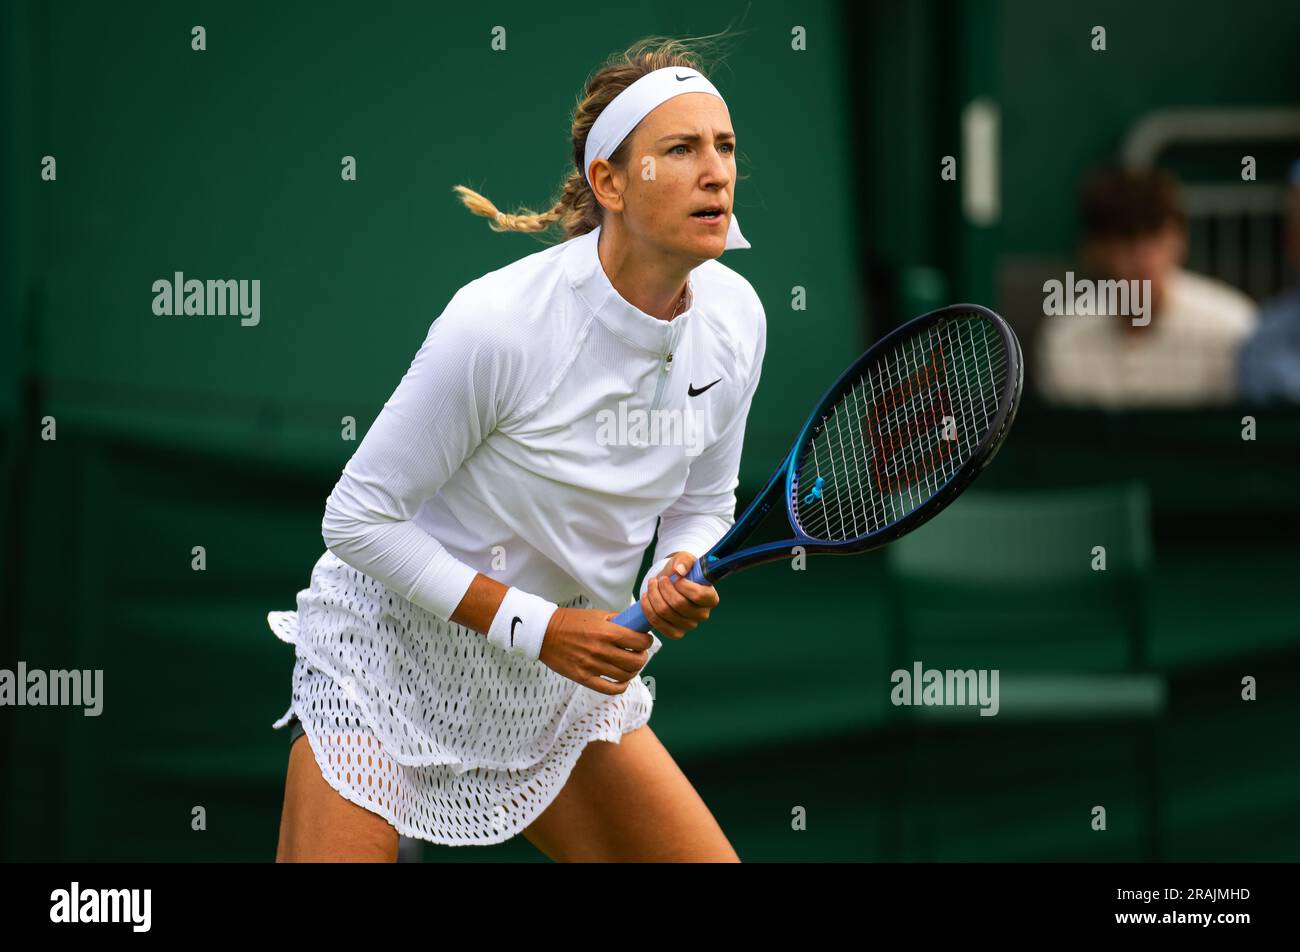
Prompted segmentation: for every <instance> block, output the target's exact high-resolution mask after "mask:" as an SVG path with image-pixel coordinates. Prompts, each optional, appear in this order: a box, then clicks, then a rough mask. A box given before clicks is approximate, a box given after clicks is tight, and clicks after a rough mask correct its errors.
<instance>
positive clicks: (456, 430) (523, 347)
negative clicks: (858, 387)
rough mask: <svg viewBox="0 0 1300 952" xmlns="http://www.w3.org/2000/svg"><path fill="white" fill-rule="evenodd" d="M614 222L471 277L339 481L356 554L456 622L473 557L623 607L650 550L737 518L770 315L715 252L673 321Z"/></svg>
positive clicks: (335, 529) (350, 549)
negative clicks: (637, 277)
mask: <svg viewBox="0 0 1300 952" xmlns="http://www.w3.org/2000/svg"><path fill="white" fill-rule="evenodd" d="M599 237H600V229H599V228H597V229H596V230H595V231H592V232H589V233H588V234H585V235H582V236H580V237H577V238H573V239H571V240H569V241H566V242H564V243H562V244H559V245H556V246H553V247H550V248H547V249H545V250H543V251H539V252H537V253H534V254H531V255H528V256H527V257H524V258H522V259H520V260H518V261H516V262H514V263H512V264H510V265H507V266H505V267H503V268H500V269H498V270H496V271H492V272H490V273H488V274H485V275H483V276H482V277H480V278H478V279H476V280H474V281H471V282H470V283H469V284H467V285H465V286H464V287H462V288H461V289H460V290H459V291H458V292H457V293H456V294H455V295H454V296H453V297H452V299H451V301H450V302H449V303H448V304H447V307H446V309H445V310H444V311H443V313H442V314H441V315H440V316H439V317H438V319H437V320H436V321H434V322H433V325H432V327H431V328H430V330H429V332H428V335H427V336H426V338H425V340H424V343H423V345H422V346H421V347H420V349H419V352H418V353H417V354H416V355H415V358H414V360H413V361H412V363H411V366H410V369H409V370H408V371H407V373H406V374H405V376H404V377H403V378H402V381H401V383H400V384H399V385H398V387H397V389H396V391H394V393H393V395H392V397H391V398H389V400H388V401H387V402H386V403H385V404H384V407H383V410H382V411H381V412H380V414H379V416H378V418H377V419H376V420H375V422H374V424H373V425H372V426H371V427H370V429H369V431H368V432H367V433H366V436H365V438H364V439H363V440H362V442H361V444H360V445H359V446H358V448H357V450H356V452H355V454H354V455H353V456H352V458H351V460H349V462H348V463H347V465H346V467H345V468H344V470H343V474H342V476H341V478H340V479H339V481H338V483H337V484H336V485H335V486H334V489H333V491H332V492H331V493H330V495H329V499H328V501H327V504H326V508H325V516H324V519H323V521H322V525H321V529H322V535H323V537H324V541H325V544H326V545H327V546H328V548H329V550H330V551H331V552H333V553H334V554H335V555H336V556H337V557H338V558H339V559H340V560H341V561H343V562H346V563H347V564H349V565H351V566H353V567H354V568H356V569H358V570H360V571H361V572H363V573H365V574H366V575H368V576H370V577H372V578H374V579H376V580H378V581H379V582H382V583H383V584H384V585H385V586H387V588H388V589H390V590H391V591H393V592H396V593H398V594H400V595H402V596H403V597H405V598H406V599H408V600H409V601H410V602H412V603H413V604H415V605H418V606H420V607H422V608H424V609H426V610H427V611H429V612H431V613H433V614H434V615H436V616H438V617H439V618H441V619H447V618H449V617H450V616H451V614H452V612H453V611H454V610H455V609H456V606H457V605H459V603H460V601H461V599H462V598H463V597H464V595H465V593H466V591H467V589H468V588H469V586H470V583H471V582H472V581H473V578H474V575H475V573H476V572H482V573H483V574H485V575H487V576H490V577H491V578H494V579H496V580H498V581H500V582H502V583H504V584H507V585H513V586H515V587H517V588H520V589H522V590H524V591H527V592H531V593H533V594H535V595H540V596H542V597H543V598H546V599H548V600H550V601H553V602H556V603H557V604H563V603H565V602H566V601H568V600H570V599H572V598H574V597H575V596H579V595H585V596H586V597H587V598H588V599H589V600H590V602H591V604H592V605H593V606H594V607H603V608H604V609H606V610H614V611H618V610H622V609H623V608H625V607H627V605H628V604H629V602H630V599H631V595H632V588H633V585H634V582H635V576H636V571H637V569H638V567H639V566H640V562H641V558H642V555H643V553H644V551H645V548H646V546H647V545H648V544H649V543H650V540H651V538H652V536H653V534H654V532H655V528H656V520H660V522H659V538H658V543H657V546H656V550H655V554H654V558H655V559H656V560H657V561H660V562H662V560H663V559H665V558H666V557H667V556H668V555H669V554H671V553H672V552H675V551H687V552H690V553H692V554H694V555H696V556H700V555H702V554H703V553H704V552H705V551H706V550H707V549H708V548H709V547H710V546H712V545H713V543H715V542H716V541H717V540H718V539H720V538H721V537H722V535H723V534H724V533H725V532H726V530H727V529H728V528H729V527H730V526H731V524H732V522H733V520H734V517H735V505H736V497H735V489H736V486H737V481H738V468H739V462H740V455H741V449H742V445H743V440H744V433H745V422H746V417H747V416H748V414H749V409H750V403H751V400H752V398H753V396H754V391H755V388H756V387H757V385H758V381H759V375H760V371H761V367H762V361H763V354H764V350H765V342H766V318H765V315H764V311H763V307H762V304H761V302H760V300H759V298H758V295H757V294H756V293H755V292H754V289H753V287H752V286H751V285H750V283H749V282H748V281H747V280H746V279H745V278H744V277H742V276H741V275H739V274H737V273H736V272H735V271H733V270H731V269H730V268H728V267H727V266H726V265H724V264H722V263H721V262H719V261H716V260H710V261H706V262H704V263H703V264H701V265H700V266H699V267H697V268H696V269H694V270H693V271H692V272H691V274H690V277H689V280H688V284H689V291H688V308H687V310H686V311H684V312H683V313H682V314H680V315H678V316H677V317H675V318H674V319H673V320H671V321H665V320H660V319H657V318H655V317H652V316H651V315H649V314H646V313H645V312H643V311H641V310H639V309H638V308H636V307H634V306H633V305H632V304H630V303H628V302H627V301H626V300H624V299H623V297H622V296H620V295H619V293H618V292H617V291H616V290H615V289H614V287H613V285H612V284H611V283H610V281H609V278H608V276H607V275H606V274H605V271H604V268H603V266H602V265H601V263H600V259H599V257H598V255H597V251H596V249H597V242H598V240H599Z"/></svg>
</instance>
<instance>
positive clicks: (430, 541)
mask: <svg viewBox="0 0 1300 952" xmlns="http://www.w3.org/2000/svg"><path fill="white" fill-rule="evenodd" d="M699 58H700V57H699V54H698V53H697V52H695V51H694V50H693V48H692V46H691V45H689V43H687V42H685V41H680V40H663V39H661V38H652V39H650V40H643V41H642V42H641V43H638V44H637V45H635V46H633V47H632V48H631V49H629V50H627V51H626V52H624V53H623V54H621V55H620V56H618V57H616V58H615V59H614V60H612V61H611V62H610V63H608V64H606V65H605V66H604V67H603V68H601V69H600V70H599V71H598V72H596V73H595V74H594V76H593V78H592V79H591V80H590V82H589V83H588V85H587V89H586V93H585V96H584V97H583V98H582V100H581V101H580V103H579V104H578V107H577V110H576V114H575V117H574V121H573V156H574V160H575V165H576V169H575V171H573V172H572V173H571V174H570V175H569V177H568V180H567V181H566V182H565V183H564V187H563V192H562V194H561V195H560V197H559V198H558V200H557V201H556V203H555V204H554V206H553V207H552V208H551V209H550V210H549V211H547V212H544V213H540V214H536V213H526V214H518V215H509V214H504V213H501V212H499V211H498V210H497V209H496V208H495V207H494V206H493V205H492V204H491V203H490V202H489V201H487V199H485V198H483V197H482V196H481V195H478V194H477V193H475V192H472V191H470V190H469V189H466V188H464V187H461V186H457V190H458V191H459V193H460V195H461V197H462V200H463V201H464V203H465V204H466V205H467V206H468V207H469V208H470V209H471V210H473V211H474V212H476V213H478V214H480V215H485V216H487V217H490V218H491V219H492V220H493V225H492V227H493V229H494V230H496V231H502V230H509V231H523V232H537V231H544V230H545V229H547V228H549V227H550V226H551V225H552V223H554V222H559V223H560V224H561V226H562V227H563V229H564V232H565V239H566V240H563V241H562V242H560V243H558V244H554V245H551V246H549V247H548V248H546V249H545V250H543V251H540V252H537V253H534V254H531V255H528V256H527V257H524V258H522V259H520V260H518V261H516V262H515V263H513V264H511V265H508V266H506V267H503V268H501V269H499V270H496V271H492V272H490V273H488V274H485V275H483V276H482V277H480V278H477V279H476V280H473V281H471V282H469V283H468V284H466V285H465V286H464V287H462V288H461V289H460V290H459V291H457V292H456V294H455V295H454V296H453V297H452V299H451V301H450V303H448V305H447V307H446V309H445V310H444V311H443V313H442V314H441V315H440V316H439V317H438V319H437V320H436V321H435V322H434V323H433V324H432V327H431V329H430V330H429V332H428V335H427V336H426V338H425V340H424V343H423V345H422V346H421V347H420V349H419V351H418V352H417V353H416V355H415V358H414V360H413V361H412V363H411V366H410V369H409V370H408V371H407V373H406V374H405V376H404V377H403V378H402V380H401V382H400V384H399V385H398V387H397V389H396V391H395V392H394V393H393V395H392V397H391V398H390V399H389V400H388V401H387V402H386V403H385V404H384V407H383V410H382V411H381V412H380V414H379V416H378V418H377V419H376V420H375V423H374V425H373V426H372V427H371V428H370V430H369V431H368V432H367V434H366V436H365V438H364V439H363V441H362V442H361V444H360V446H359V447H358V448H357V450H356V453H355V454H354V455H353V456H352V458H351V460H350V461H349V462H348V464H347V465H346V467H345V468H344V470H343V474H342V476H341V477H340V479H339V481H338V483H337V484H336V485H335V487H334V489H333V491H332V492H331V493H330V496H329V498H328V501H327V503H326V508H325V515H324V520H323V523H322V535H323V537H324V541H325V544H326V546H327V551H326V552H325V554H324V555H322V556H321V558H320V560H319V561H318V562H317V563H316V565H315V567H314V568H313V570H312V574H311V585H310V588H308V589H304V590H303V591H301V592H299V593H298V597H297V611H295V612H271V613H270V614H269V616H268V621H269V622H270V624H271V627H272V629H273V630H274V631H275V633H276V634H277V635H278V636H279V637H280V638H281V639H283V640H285V641H287V642H289V643H291V644H293V645H295V655H296V663H295V666H294V672H293V692H292V697H293V701H292V704H291V705H290V707H289V710H288V712H286V714H285V715H284V717H282V718H281V719H280V720H278V721H277V722H276V723H275V726H276V727H282V726H285V725H287V724H289V723H290V722H292V721H296V722H297V729H296V731H295V733H297V734H300V735H302V736H295V737H293V738H292V739H291V748H290V756H289V767H288V775H287V779H286V786H285V799H284V809H283V814H282V818H281V826H280V839H279V847H278V851H277V858H278V859H279V860H283V861H301V860H309V861H314V860H360V861H366V860H373V861H385V860H387V861H391V860H394V859H395V858H396V855H397V847H398V836H399V834H401V835H406V836H411V837H419V838H421V839H424V840H428V841H430V842H433V843H441V844H447V845H454V846H455V845H471V844H491V843H500V842H502V841H504V840H506V839H509V838H511V837H513V836H515V835H516V834H517V833H520V832H522V833H523V834H524V836H525V837H527V838H528V840H529V841H530V842H532V843H533V844H534V845H535V846H536V847H537V848H538V849H539V850H541V851H542V852H543V853H544V854H546V855H547V856H548V857H550V858H552V859H554V860H557V861H732V862H734V861H736V860H737V859H738V857H737V855H736V853H735V851H734V850H733V849H732V847H731V845H730V843H729V842H728V841H727V838H726V837H725V836H724V835H723V832H722V830H721V828H720V827H719V826H718V823H717V822H716V820H715V819H714V817H713V815H712V814H711V813H710V811H709V809H708V808H707V807H706V806H705V804H704V802H703V801H702V800H701V798H700V796H699V795H698V794H697V793H696V791H695V789H694V788H693V787H692V785H691V783H690V782H689V781H688V780H687V778H686V777H685V776H684V775H683V773H682V771H681V769H680V768H679V767H678V766H677V764H676V763H675V762H674V760H673V758H672V757H671V756H670V755H669V753H668V752H667V750H665V749H664V747H663V745H662V744H661V743H660V742H659V741H658V740H657V739H656V737H655V735H654V733H653V732H652V731H651V730H650V727H649V725H648V724H647V721H648V720H649V717H650V710H651V705H652V698H651V695H650V692H649V690H648V688H647V687H646V685H645V684H644V683H643V681H642V679H641V677H640V672H641V670H642V668H643V667H644V666H645V664H646V662H647V661H648V660H649V659H650V658H651V657H652V656H653V655H654V653H655V652H656V651H658V649H659V648H660V646H661V642H660V641H659V638H658V637H656V636H655V635H654V634H642V633H640V632H636V631H632V630H630V629H627V628H623V627H621V626H619V625H615V624H613V623H612V622H611V621H610V619H611V618H613V617H614V615H615V614H617V613H618V612H619V611H621V610H622V609H624V608H626V607H627V606H628V605H629V604H631V603H632V602H631V593H632V590H633V588H634V585H635V581H636V573H637V570H638V568H639V566H640V563H641V559H642V556H643V553H644V551H645V549H646V547H647V546H648V545H649V543H650V541H651V538H652V536H653V535H654V533H655V530H656V523H657V526H658V533H659V534H658V542H657V545H656V549H655V553H654V558H655V563H656V564H655V565H654V566H653V567H652V568H651V570H650V572H649V573H648V574H647V577H646V581H645V583H644V584H643V585H642V587H641V596H640V604H641V607H642V609H643V610H644V612H645V614H646V617H647V619H649V621H650V622H651V624H652V625H653V626H654V628H655V630H656V631H657V632H659V633H660V634H662V635H664V636H665V637H668V638H673V639H679V638H682V637H683V636H684V635H685V634H686V632H688V631H691V630H694V629H695V628H697V627H698V626H699V624H700V623H701V622H703V621H705V620H706V619H707V618H708V617H709V615H710V612H711V611H712V609H714V608H715V607H717V605H718V601H719V600H718V595H717V593H716V591H715V590H714V589H713V588H712V587H710V586H706V585H696V584H694V583H692V582H690V581H688V580H686V579H678V580H676V581H675V582H670V581H669V580H668V578H667V576H668V575H669V574H670V573H673V572H676V573H677V574H678V575H684V574H685V573H686V572H687V571H688V570H689V569H690V567H691V566H692V565H693V564H694V562H695V559H696V557H697V556H698V555H700V554H701V553H703V552H704V551H705V550H707V549H708V548H709V547H710V546H711V545H713V543H714V542H716V541H717V540H718V539H720V538H721V537H722V535H723V534H724V533H725V532H726V530H727V529H728V528H729V527H730V525H731V524H732V522H733V521H734V517H735V516H734V514H735V504H736V497H735V488H736V485H737V468H738V465H739V460H740V453H741V446H742V441H743V438H744V432H745V421H746V417H747V415H748V413H749V408H750V403H751V400H752V398H753V395H754V390H755V388H756V386H757V384H758V380H759V372H760V369H761V365H762V360H763V353H764V344H765V333H766V318H765V316H764V312H763V307H762V305H761V303H760V302H759V299H758V296H757V295H756V294H755V292H754V290H753V288H752V287H751V286H750V284H749V282H748V281H747V280H746V279H745V278H743V277H741V276H740V275H739V274H737V273H735V272H734V271H732V270H731V269H729V268H727V267H726V266H724V265H722V264H720V263H719V262H718V261H717V260H716V259H717V258H718V257H719V256H720V255H721V254H722V253H723V251H724V249H727V248H747V247H749V245H748V242H746V241H745V239H744V237H743V236H742V235H741V233H740V229H739V226H738V225H737V223H736V219H735V216H734V215H733V214H732V210H733V202H734V199H735V185H736V160H735V149H736V138H735V135H734V133H733V130H732V123H731V120H730V117H729V115H728V111H727V107H726V104H725V103H724V101H723V99H722V97H721V95H720V94H719V93H718V91H717V89H715V88H714V86H713V85H712V84H711V83H710V82H709V81H708V79H706V78H705V76H704V74H703V73H701V72H700V70H699V69H698V68H697V63H698V62H699ZM525 211H527V210H525ZM304 738H305V740H304Z"/></svg>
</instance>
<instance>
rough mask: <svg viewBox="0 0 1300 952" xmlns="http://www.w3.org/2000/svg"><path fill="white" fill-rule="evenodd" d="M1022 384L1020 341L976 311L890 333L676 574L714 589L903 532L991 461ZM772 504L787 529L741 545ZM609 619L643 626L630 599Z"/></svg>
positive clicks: (968, 307)
mask: <svg viewBox="0 0 1300 952" xmlns="http://www.w3.org/2000/svg"><path fill="white" fill-rule="evenodd" d="M1023 383H1024V367H1023V363H1022V361H1021V355H1020V342H1019V341H1018V340H1016V335H1015V334H1014V333H1012V330H1011V328H1010V326H1008V325H1007V322H1006V321H1004V320H1003V319H1002V318H1001V317H999V316H998V315H997V314H994V313H993V312H992V311H990V310H988V309H987V308H984V307H980V306H979V305H976V304H956V305H953V306H951V307H945V308H940V309H939V310H937V311H931V312H930V313H929V314H925V315H922V316H921V317H918V318H916V319H915V320H912V321H909V322H908V323H906V324H904V325H903V326H902V327H899V328H897V329H895V330H894V331H892V332H890V333H889V334H888V335H886V336H885V337H883V338H882V339H881V340H879V341H877V342H876V344H874V345H873V346H872V347H871V348H870V349H869V350H868V351H867V352H866V353H864V354H863V355H862V356H861V357H859V358H858V359H857V360H856V361H855V362H854V363H853V365H852V366H851V367H849V368H848V369H847V370H846V371H844V373H843V374H841V375H840V377H839V379H838V380H836V381H835V383H833V384H832V385H831V387H830V389H829V390H827V391H826V393H825V394H824V395H823V396H822V398H821V400H820V401H819V402H818V404H817V406H816V408H815V409H814V410H813V412H812V413H811V414H810V415H809V417H808V421H807V422H806V423H805V424H804V426H803V429H802V430H801V431H800V433H799V437H798V439H796V440H795V443H794V446H793V447H792V448H791V450H790V452H789V454H788V455H787V456H786V458H785V461H784V462H782V464H781V465H780V466H779V467H778V468H777V470H776V472H774V473H773V474H772V477H771V478H770V479H769V480H768V481H767V486H766V487H764V489H763V491H762V492H761V493H759V494H758V496H757V497H755V498H754V500H753V501H752V502H751V503H750V504H749V507H748V508H747V509H746V510H745V513H744V515H742V516H741V517H740V520H739V521H738V522H736V523H735V524H734V525H733V526H732V527H731V529H730V531H728V532H727V534H726V535H725V536H723V537H722V538H721V539H720V540H719V541H718V543H717V544H716V545H715V546H713V548H711V549H710V550H709V551H708V552H707V553H705V554H704V555H703V556H702V557H701V558H699V559H697V560H696V562H695V564H694V566H692V567H691V571H690V572H689V573H688V574H687V578H689V579H690V580H691V581H693V582H696V583H699V584H704V585H716V584H717V583H718V582H719V581H721V580H722V579H724V578H726V577H727V576H728V575H730V574H731V573H732V572H738V571H740V570H741V569H747V568H750V567H752V566H755V565H761V564H762V563H764V562H774V561H777V560H782V559H786V558H789V557H790V556H791V550H792V549H793V548H794V547H795V546H802V547H803V549H804V551H805V552H808V553H822V554H828V555H849V554H852V553H855V552H867V551H869V550H871V549H877V548H879V547H881V546H883V545H886V544H888V543H890V542H893V541H894V540H895V539H897V538H899V537H900V536H902V535H905V534H906V533H908V532H911V531H912V530H913V529H915V528H917V527H918V526H920V525H923V524H924V523H925V522H927V521H928V520H929V519H931V518H933V517H934V516H935V515H937V514H938V513H939V512H941V511H942V510H943V508H944V507H945V506H947V505H948V504H949V503H951V502H952V501H953V500H954V499H956V498H957V496H959V495H960V494H961V492H962V491H963V490H964V489H965V488H966V487H967V486H969V485H970V483H971V481H972V480H973V479H974V478H975V477H976V476H977V475H979V472H980V471H981V470H982V469H983V468H984V467H985V466H987V465H988V464H989V461H990V460H992V459H993V456H994V454H995V453H997V451H998V449H999V448H1000V447H1001V446H1002V442H1003V440H1005V439H1006V435H1007V431H1008V430H1009V429H1010V428H1011V423H1012V421H1013V420H1014V419H1015V416H1016V408H1017V407H1018V406H1019V404H1020V391H1021V388H1022V386H1023ZM778 502H783V503H784V506H785V515H786V517H787V519H788V521H789V527H790V531H791V533H792V534H791V535H790V536H789V537H788V538H786V539H783V540H779V541H775V542H766V543H762V544H756V545H753V546H750V547H748V548H742V546H744V544H745V542H746V541H747V540H748V538H749V537H750V536H751V535H752V534H753V533H754V530H755V529H756V528H757V527H758V525H759V523H761V522H762V521H763V519H764V517H765V516H766V515H767V514H768V512H769V511H771V510H772V509H773V508H775V507H776V505H777V504H778ZM671 578H672V579H673V580H676V578H677V576H676V575H673V576H672V577H671ZM613 621H614V623H615V624H618V625H622V626H624V627H625V628H632V629H635V630H636V631H649V630H650V624H649V622H647V621H646V617H645V614H644V613H643V612H642V611H641V604H640V602H638V603H637V604H635V605H632V606H631V607H629V608H627V609H626V610H625V611H623V612H621V613H620V614H619V615H618V616H616V617H615V618H614V619H613Z"/></svg>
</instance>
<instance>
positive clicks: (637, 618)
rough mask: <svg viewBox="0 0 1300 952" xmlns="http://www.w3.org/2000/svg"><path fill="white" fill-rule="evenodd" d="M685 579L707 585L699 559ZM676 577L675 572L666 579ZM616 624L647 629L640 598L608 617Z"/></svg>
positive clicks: (634, 628) (648, 625)
mask: <svg viewBox="0 0 1300 952" xmlns="http://www.w3.org/2000/svg"><path fill="white" fill-rule="evenodd" d="M686 577H687V579H689V580H690V581H692V582H694V583H695V584H696V585H708V584H709V580H708V579H706V578H705V577H704V570H703V569H701V568H700V560H699V559H696V560H695V564H694V565H692V566H691V570H690V571H689V572H687V573H686ZM677 579H678V575H677V573H676V572H673V573H672V574H671V575H669V576H668V581H670V582H675V581H677ZM610 621H612V622H613V623H614V624H616V625H622V626H623V627H624V628H631V629H632V630H633V631H649V630H650V622H648V621H646V617H645V612H643V611H641V600H640V599H637V601H636V602H635V603H634V604H632V605H629V606H628V607H627V608H625V609H623V611H621V612H619V613H618V614H617V615H615V616H614V617H613V618H611V619H610Z"/></svg>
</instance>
